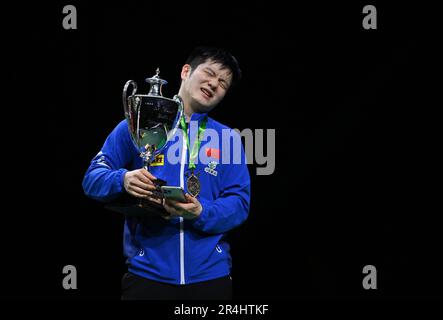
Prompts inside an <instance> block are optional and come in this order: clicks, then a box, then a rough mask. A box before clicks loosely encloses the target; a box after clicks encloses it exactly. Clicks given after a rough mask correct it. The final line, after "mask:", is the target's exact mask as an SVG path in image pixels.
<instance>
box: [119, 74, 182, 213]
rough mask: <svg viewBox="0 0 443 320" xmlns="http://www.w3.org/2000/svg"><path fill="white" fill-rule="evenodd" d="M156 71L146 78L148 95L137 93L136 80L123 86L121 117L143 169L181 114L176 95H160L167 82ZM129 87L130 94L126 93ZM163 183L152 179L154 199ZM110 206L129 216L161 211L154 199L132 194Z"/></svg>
mask: <svg viewBox="0 0 443 320" xmlns="http://www.w3.org/2000/svg"><path fill="white" fill-rule="evenodd" d="M159 74H160V70H159V69H158V68H157V70H156V74H155V75H154V76H152V77H151V78H147V79H146V82H148V83H149V84H150V89H149V92H148V94H137V83H136V82H135V81H133V80H129V81H127V82H126V84H125V86H124V88H123V108H124V112H125V118H126V121H127V123H128V128H129V132H130V134H131V138H132V141H133V142H134V144H135V146H136V147H137V148H138V150H139V151H140V157H142V159H143V167H144V169H146V170H149V166H150V164H151V163H152V161H153V160H154V159H155V158H156V156H157V155H159V154H160V153H161V152H162V151H163V150H164V149H165V147H166V146H167V143H168V142H169V141H170V139H171V137H172V136H173V135H174V133H175V131H176V130H177V128H178V126H179V123H180V118H181V116H182V113H183V105H182V102H181V100H180V98H179V97H178V96H175V97H174V99H169V98H165V97H163V95H162V86H163V85H165V84H167V81H166V80H163V79H160V77H159ZM131 86H132V93H131V94H130V95H128V89H129V87H131ZM166 183H167V182H166V181H164V180H161V179H157V180H155V181H154V184H155V186H156V191H154V196H155V197H156V198H159V199H161V198H163V194H162V192H161V189H160V187H161V186H163V185H166ZM110 209H113V210H115V211H119V212H123V213H126V214H133V215H134V214H135V215H139V214H143V213H146V212H151V213H152V212H153V213H160V214H161V213H162V211H163V210H164V209H163V206H162V205H160V204H158V203H156V202H154V201H150V200H147V199H138V198H135V197H126V199H125V201H123V202H120V203H119V204H115V203H114V204H113V205H111V206H110ZM143 210H144V211H146V212H143Z"/></svg>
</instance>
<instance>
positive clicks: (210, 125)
mask: <svg viewBox="0 0 443 320" xmlns="http://www.w3.org/2000/svg"><path fill="white" fill-rule="evenodd" d="M240 76H241V71H240V68H239V66H238V63H237V60H236V59H235V58H234V57H233V56H232V55H231V54H230V53H229V52H227V51H225V50H222V49H218V48H210V47H198V48H196V49H194V51H193V52H192V53H191V54H190V56H189V57H188V59H187V61H186V63H185V65H184V66H183V67H182V70H181V80H182V82H181V85H180V89H179V92H178V96H179V98H181V102H182V105H183V108H184V117H183V119H181V128H182V131H181V132H182V136H183V139H182V143H181V144H179V151H180V161H179V162H178V163H176V162H175V163H173V162H172V161H168V148H172V147H171V145H169V146H167V147H166V148H165V150H163V152H162V154H163V156H164V161H162V162H161V163H157V165H155V166H151V167H150V171H149V172H148V171H147V170H145V169H140V168H142V160H141V158H140V157H139V150H137V148H136V147H135V146H134V144H133V143H132V141H131V137H130V133H129V131H128V126H127V124H126V122H125V121H122V122H120V124H118V125H117V127H116V128H115V129H114V130H113V132H112V133H111V134H110V135H109V137H108V138H107V140H106V141H105V143H104V146H103V148H102V150H101V151H100V152H99V153H98V155H97V156H96V157H95V158H94V159H93V160H92V162H91V165H90V167H89V168H88V170H87V172H86V174H85V177H84V181H83V188H84V191H85V193H86V195H88V196H89V197H91V198H93V199H97V200H100V201H109V200H112V199H115V198H116V197H118V196H119V195H121V194H123V193H128V194H130V195H132V196H134V197H138V198H146V199H150V200H154V201H155V197H154V195H153V193H152V191H153V190H155V186H154V181H155V179H157V178H160V179H163V180H166V181H167V182H168V185H172V186H181V187H183V188H184V189H185V191H187V192H188V193H186V202H178V201H172V200H166V201H164V203H163V206H164V208H165V210H166V212H167V214H166V215H164V216H154V217H149V218H146V219H144V220H142V223H140V221H139V220H137V219H136V218H131V217H126V220H125V228H124V253H125V256H126V257H127V264H128V273H126V274H125V275H124V277H123V281H122V299H231V298H232V279H231V277H230V271H231V256H230V253H229V244H228V243H227V242H226V232H228V231H229V230H232V229H233V228H235V227H237V226H239V225H240V224H241V223H243V222H244V221H245V220H246V218H247V216H248V212H249V201H250V178H249V173H248V169H247V166H246V161H245V156H244V150H243V148H242V146H241V140H240V138H239V135H238V134H237V133H236V132H235V131H234V130H231V129H229V128H228V127H226V126H224V125H222V124H220V123H219V122H217V121H215V120H213V119H212V118H210V117H208V115H207V113H208V112H209V111H211V110H212V109H214V108H215V107H216V106H217V104H218V103H219V102H220V101H221V100H222V99H223V98H224V96H225V94H226V93H227V91H228V90H229V89H230V88H231V87H232V85H233V84H234V83H235V82H236V81H238V80H239V78H240ZM192 128H194V129H193V130H194V131H198V132H199V134H197V135H196V134H194V135H193V134H192V132H191V131H192ZM196 128H197V129H196ZM211 130H212V132H215V133H216V134H217V136H218V139H213V138H212V136H211V139H209V140H210V141H209V142H207V144H206V145H204V147H205V148H204V150H201V149H202V148H203V144H202V142H203V141H206V138H207V137H206V135H209V131H211ZM188 131H189V132H188ZM226 131H227V132H228V133H229V134H230V136H231V137H233V140H237V141H240V148H235V145H234V146H233V144H230V143H229V141H226V139H223V136H224V137H226V136H228V135H226ZM205 132H206V135H205ZM194 133H195V132H194ZM200 134H201V135H200ZM193 136H197V137H196V138H194V139H192V137H193ZM192 140H193V141H192ZM217 140H218V141H217ZM174 145H176V144H174ZM193 149H198V150H197V151H198V152H190V151H191V150H193ZM193 151H195V150H193ZM195 154H197V155H198V157H200V156H201V155H202V154H204V155H206V156H207V158H208V159H209V161H206V163H204V162H203V161H199V159H198V157H197V158H196V157H195ZM208 159H207V160H208ZM235 159H237V160H238V159H240V161H235ZM189 179H191V180H192V179H197V180H198V182H199V186H200V187H199V188H198V190H197V192H195V191H196V190H192V191H193V192H191V191H190V190H189V189H190V185H189V183H185V181H186V182H189V181H190V180H189ZM191 189H192V188H191ZM189 193H191V194H193V195H190V194H189Z"/></svg>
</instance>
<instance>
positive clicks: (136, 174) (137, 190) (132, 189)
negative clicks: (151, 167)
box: [124, 168, 158, 200]
mask: <svg viewBox="0 0 443 320" xmlns="http://www.w3.org/2000/svg"><path fill="white" fill-rule="evenodd" d="M156 179H157V178H156V177H154V176H153V175H152V173H150V172H149V171H148V170H146V169H144V168H142V169H137V170H133V171H128V172H126V173H125V176H124V187H125V190H126V192H128V193H129V194H130V195H132V196H134V197H137V198H143V199H149V200H155V199H158V198H156V197H153V193H152V191H154V190H155V185H154V182H153V181H155V180H156Z"/></svg>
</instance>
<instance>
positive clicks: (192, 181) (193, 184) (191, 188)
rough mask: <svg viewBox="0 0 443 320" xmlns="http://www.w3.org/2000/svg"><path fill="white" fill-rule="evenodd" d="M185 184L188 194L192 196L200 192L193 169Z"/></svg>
mask: <svg viewBox="0 0 443 320" xmlns="http://www.w3.org/2000/svg"><path fill="white" fill-rule="evenodd" d="M186 186H187V187H188V192H189V194H190V195H191V196H193V197H194V198H195V197H196V196H198V194H199V193H200V180H199V178H198V177H197V176H196V175H195V174H194V170H192V172H191V175H190V176H188V180H186Z"/></svg>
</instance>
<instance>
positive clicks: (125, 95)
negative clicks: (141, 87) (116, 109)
mask: <svg viewBox="0 0 443 320" xmlns="http://www.w3.org/2000/svg"><path fill="white" fill-rule="evenodd" d="M130 85H132V87H133V89H132V95H134V94H136V93H137V83H136V82H135V81H133V80H128V81H127V82H126V84H125V86H124V88H123V94H122V98H123V109H124V110H125V116H126V119H128V120H129V119H131V111H130V110H129V108H128V88H129V86H130Z"/></svg>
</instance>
